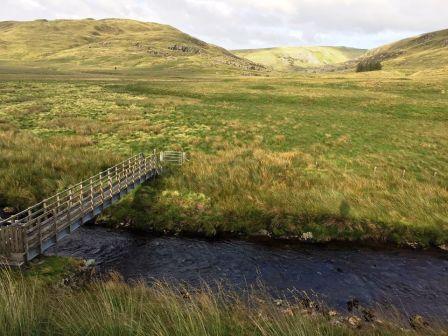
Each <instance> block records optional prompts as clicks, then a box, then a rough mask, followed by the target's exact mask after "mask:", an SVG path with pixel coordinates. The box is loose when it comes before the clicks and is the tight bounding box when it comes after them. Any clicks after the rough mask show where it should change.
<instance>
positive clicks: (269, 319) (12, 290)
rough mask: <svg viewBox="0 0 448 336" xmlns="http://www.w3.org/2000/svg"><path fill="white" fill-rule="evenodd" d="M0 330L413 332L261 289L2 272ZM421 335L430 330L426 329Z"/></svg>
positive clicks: (169, 334)
mask: <svg viewBox="0 0 448 336" xmlns="http://www.w3.org/2000/svg"><path fill="white" fill-rule="evenodd" d="M0 322H1V323H0V334H1V335H5V336H7V335H64V336H69V335H73V336H74V335H83V336H84V335H157V336H162V335H166V336H173V335H185V336H191V335H232V336H233V335H263V336H271V335H278V336H280V335H282V336H283V335H291V336H292V335H297V336H302V335H303V336H304V335H310V336H311V335H316V336H317V335H357V334H362V335H417V334H418V333H416V332H413V331H409V330H408V331H402V330H401V329H399V328H398V327H392V326H391V325H389V324H383V325H382V326H381V327H379V326H377V327H375V328H373V327H370V326H364V327H362V329H359V330H357V329H353V328H352V327H350V326H348V324H345V323H341V322H336V321H335V320H332V319H330V318H328V317H325V316H324V315H319V314H316V315H309V314H307V313H306V312H304V310H303V309H302V308H301V307H300V306H294V305H290V304H287V303H284V304H283V305H282V306H281V307H279V306H277V305H276V304H275V303H273V300H271V299H269V298H268V297H265V296H263V297H262V296H253V297H250V298H248V299H245V300H242V299H240V298H239V297H238V296H236V295H234V294H229V293H226V292H224V291H221V292H218V293H216V292H215V293H212V292H211V291H210V290H208V289H206V288H205V289H203V290H201V291H197V292H192V293H189V292H188V291H187V290H186V289H182V288H181V289H175V288H173V287H170V286H168V285H164V284H156V285H154V286H152V287H148V286H146V285H145V284H143V283H136V284H134V285H128V284H125V283H123V282H121V281H120V279H119V278H118V277H113V278H111V279H110V280H109V281H107V282H97V283H94V284H91V285H89V286H88V287H87V288H84V289H82V290H79V291H74V290H71V289H67V288H61V287H57V286H56V287H55V286H50V285H48V284H47V285H43V284H42V282H38V281H34V280H32V279H30V278H26V277H22V276H20V275H17V274H12V273H11V272H10V271H8V270H6V271H5V270H2V271H0ZM422 334H425V335H432V334H435V332H432V331H431V330H427V331H425V332H424V333H422Z"/></svg>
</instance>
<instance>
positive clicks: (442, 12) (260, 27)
mask: <svg viewBox="0 0 448 336" xmlns="http://www.w3.org/2000/svg"><path fill="white" fill-rule="evenodd" d="M0 5H1V7H0V8H1V10H0V20H1V21H3V20H34V19H40V18H46V19H56V18H66V19H67V18H70V19H78V18H87V17H91V18H108V17H116V18H132V19H137V20H142V21H150V22H159V23H166V24H170V25H172V26H175V27H176V28H179V29H181V30H182V31H184V32H187V33H189V34H191V35H193V36H195V37H198V38H200V39H203V40H205V41H207V42H211V43H214V44H218V45H221V46H223V47H226V48H229V49H237V48H260V47H271V46H283V45H346V46H353V47H363V48H371V47H376V46H379V45H382V44H385V43H388V42H392V41H395V40H397V39H400V38H404V37H408V36H411V35H416V34H420V33H423V32H429V31H433V30H438V29H444V28H448V0H126V1H123V0H121V1H120V0H0Z"/></svg>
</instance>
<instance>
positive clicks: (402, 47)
mask: <svg viewBox="0 0 448 336" xmlns="http://www.w3.org/2000/svg"><path fill="white" fill-rule="evenodd" d="M361 59H362V60H377V61H380V62H382V63H383V66H384V67H385V68H386V69H387V68H390V69H395V68H399V69H410V70H426V69H428V70H435V69H438V70H440V69H448V29H445V30H440V31H436V32H431V33H426V34H422V35H419V36H415V37H411V38H407V39H404V40H401V41H398V42H395V43H391V44H388V45H385V46H382V47H379V48H376V49H372V50H370V51H369V52H367V53H366V54H365V55H364V56H363V57H362V58H361Z"/></svg>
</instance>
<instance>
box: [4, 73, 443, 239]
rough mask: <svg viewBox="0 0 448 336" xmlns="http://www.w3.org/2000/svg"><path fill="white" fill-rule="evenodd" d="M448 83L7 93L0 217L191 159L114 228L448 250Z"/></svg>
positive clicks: (322, 82)
mask: <svg viewBox="0 0 448 336" xmlns="http://www.w3.org/2000/svg"><path fill="white" fill-rule="evenodd" d="M98 79H101V77H99V78H98ZM447 83H448V80H447V78H446V76H423V75H414V76H406V75H405V74H400V73H395V72H382V73H377V74H371V73H370V74H339V75H319V76H317V75H309V76H300V77H291V78H275V77H273V78H243V77H240V78H238V77H233V78H206V77H204V78H203V79H201V80H197V79H196V80H195V81H190V80H188V79H170V80H162V79H156V78H154V79H152V80H146V81H138V82H136V81H133V80H131V79H129V78H123V81H122V83H118V82H117V81H107V80H106V79H104V80H103V81H100V80H97V81H82V80H74V81H66V80H63V79H60V80H39V81H35V80H34V81H33V80H24V81H18V80H10V81H4V82H2V83H1V84H0V93H1V95H0V154H1V156H2V158H3V160H2V162H0V181H1V186H2V187H1V189H0V205H4V206H6V205H12V206H15V207H20V208H23V207H24V206H26V205H29V204H31V203H33V202H35V201H37V200H38V199H41V198H43V197H45V196H49V195H50V194H52V193H54V192H55V191H56V190H58V189H61V188H63V187H65V186H67V185H69V184H72V183H75V182H76V181H78V180H81V179H83V178H85V177H87V176H89V175H91V174H94V173H95V172H97V171H100V170H101V168H103V167H105V166H108V165H111V164H113V163H114V162H117V161H118V160H120V159H122V158H124V157H127V156H129V155H131V154H133V153H136V152H140V151H146V152H151V151H152V150H153V148H158V149H165V150H166V149H173V150H185V151H188V152H189V153H191V161H190V162H189V163H188V164H187V165H186V166H185V167H183V168H182V169H181V170H179V171H177V172H176V171H173V173H172V174H171V175H165V176H164V178H163V179H161V180H160V181H159V182H158V183H157V184H151V185H149V186H145V187H143V188H141V189H140V190H139V191H138V192H137V193H136V194H135V195H133V196H132V197H130V198H128V199H127V200H126V201H124V202H123V203H122V205H121V206H119V207H115V208H113V210H112V211H111V212H110V213H109V215H108V216H107V218H108V219H109V220H110V221H112V222H117V223H118V222H123V221H127V222H132V223H133V224H134V225H137V226H140V227H145V228H151V229H156V230H161V231H163V230H170V231H173V232H182V231H184V232H187V231H188V232H202V233H204V234H207V235H215V234H219V233H221V232H243V233H248V234H252V233H256V232H258V231H260V230H262V229H266V230H268V231H269V232H270V233H271V234H272V235H275V236H284V235H287V236H301V235H302V234H303V233H308V232H312V234H313V237H314V238H315V239H318V240H328V239H334V238H337V239H349V240H358V239H360V240H362V239H369V238H373V239H376V240H391V241H395V242H409V241H417V242H420V243H422V244H424V245H427V244H441V243H443V242H446V241H447V237H448V233H447V232H448V218H447V212H446V204H447V201H448V191H447V186H448V171H447V167H448V164H447V163H448V162H447V159H446V158H447V157H448V152H447V148H448V133H447V132H446V127H447V124H448V123H447V122H448V120H447V118H448V116H447V114H446V111H447V106H448V95H447V93H446V92H448V90H447ZM444 92H445V93H444ZM176 193H178V194H176ZM173 195H175V196H173ZM203 200H206V202H205V203H204V201H203ZM203 203H204V204H203Z"/></svg>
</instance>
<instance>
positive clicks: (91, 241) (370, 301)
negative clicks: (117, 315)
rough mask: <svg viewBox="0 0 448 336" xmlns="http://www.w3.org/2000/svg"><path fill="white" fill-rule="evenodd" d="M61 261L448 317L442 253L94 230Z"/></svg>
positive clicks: (82, 234)
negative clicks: (87, 261)
mask: <svg viewBox="0 0 448 336" xmlns="http://www.w3.org/2000/svg"><path fill="white" fill-rule="evenodd" d="M52 253H56V251H55V250H53V252H52ZM57 253H58V255H62V256H70V257H77V258H83V259H95V260H96V262H97V266H98V269H99V270H100V271H101V272H106V273H107V272H109V271H116V272H118V273H120V274H121V275H122V276H123V279H124V280H126V281H128V282H131V283H132V282H134V281H144V282H146V283H148V284H151V283H153V282H154V281H164V282H168V283H171V284H173V285H176V286H177V285H187V286H191V287H193V288H197V287H200V286H201V285H202V284H203V283H207V284H208V285H209V286H211V287H220V288H221V287H224V288H227V289H229V290H231V291H234V292H238V293H243V294H244V293H247V292H248V291H250V289H251V288H254V287H258V286H259V285H260V284H262V285H263V288H265V289H266V290H267V291H268V292H269V293H270V294H271V295H272V296H274V297H277V298H281V299H284V298H288V297H289V298H291V297H294V295H296V294H300V295H302V294H303V293H307V295H308V296H309V298H311V299H312V300H313V301H315V302H325V304H326V305H328V306H329V307H332V308H334V309H336V310H338V311H339V312H345V313H346V312H347V303H348V302H350V301H351V300H355V301H358V302H359V304H360V305H361V306H363V307H366V308H369V309H372V308H373V309H375V310H379V311H382V313H387V314H389V315H394V316H395V315H396V314H397V312H399V313H400V314H401V316H402V318H404V320H408V319H409V318H410V317H411V316H413V315H422V316H424V317H425V318H426V319H429V320H431V319H432V320H433V321H438V320H445V319H446V318H447V317H448V311H447V308H446V307H448V302H445V301H444V298H448V287H447V284H446V283H445V281H444V279H445V278H446V276H445V274H446V271H447V270H448V256H447V254H446V253H442V252H439V251H436V250H431V251H414V250H410V249H396V248H388V249H383V248H378V247H376V248H374V247H365V246H364V247H361V246H358V247H356V248H355V247H353V246H352V247H347V246H343V245H340V244H333V245H331V244H325V245H315V244H303V243H293V242H289V243H286V244H285V243H284V242H283V243H279V242H276V241H265V242H261V241H257V242H256V243H255V242H249V241H242V240H232V239H230V240H229V239H227V240H217V239H213V240H206V239H197V238H185V237H184V238H181V237H174V236H171V237H167V236H153V235H142V234H135V233H130V232H122V231H116V230H110V229H105V228H101V227H94V226H92V227H84V228H82V229H80V231H78V232H76V233H74V234H73V236H71V237H70V238H68V239H66V240H64V241H63V242H61V243H60V244H59V246H58V249H57Z"/></svg>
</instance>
